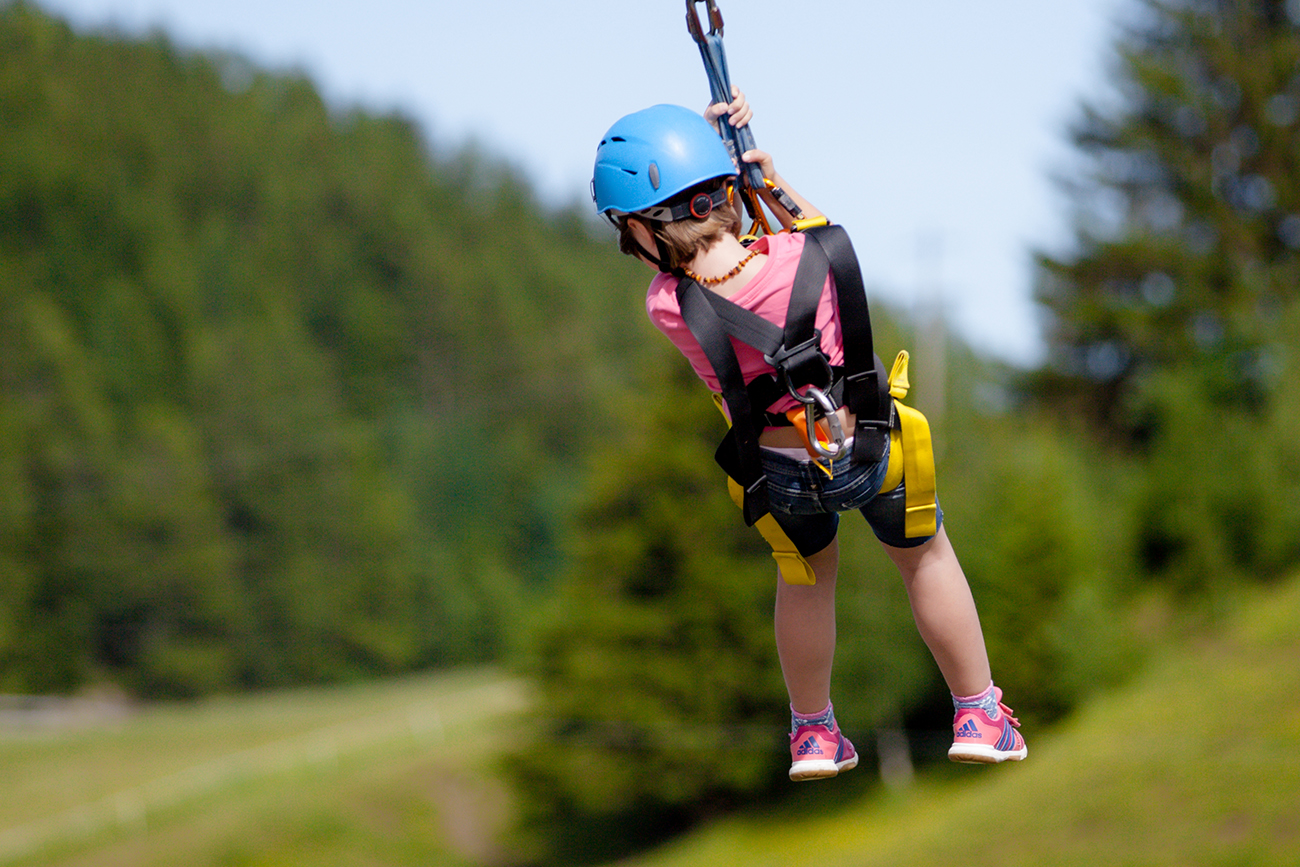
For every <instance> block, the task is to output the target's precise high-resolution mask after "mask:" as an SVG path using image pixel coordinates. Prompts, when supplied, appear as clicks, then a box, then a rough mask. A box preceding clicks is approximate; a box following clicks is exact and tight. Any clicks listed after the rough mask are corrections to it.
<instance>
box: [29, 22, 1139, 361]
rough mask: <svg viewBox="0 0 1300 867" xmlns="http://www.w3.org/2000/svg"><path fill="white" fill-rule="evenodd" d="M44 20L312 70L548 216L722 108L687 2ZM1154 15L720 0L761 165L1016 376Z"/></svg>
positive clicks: (910, 306) (1032, 356) (909, 293)
mask: <svg viewBox="0 0 1300 867" xmlns="http://www.w3.org/2000/svg"><path fill="white" fill-rule="evenodd" d="M38 2H40V3H41V5H42V6H43V7H44V8H45V9H47V10H48V11H50V12H52V13H54V14H58V15H61V16H64V17H67V18H69V19H70V20H71V21H72V22H73V24H74V25H75V26H77V27H78V28H81V29H86V28H100V27H105V26H111V27H115V28H117V29H119V30H122V31H125V32H127V33H132V34H139V33H145V32H148V31H150V30H152V29H161V30H163V31H164V32H166V33H167V34H168V35H169V36H170V37H171V38H172V39H174V40H175V41H176V42H178V43H180V44H181V45H184V46H187V47H194V48H204V49H207V48H218V49H223V50H230V51H235V52H238V53H240V54H243V55H245V56H247V57H249V58H250V59H252V60H253V61H254V62H256V63H257V64H259V65H262V66H266V67H269V68H272V69H297V70H301V71H303V72H306V73H307V74H308V75H310V76H311V78H312V79H313V80H315V81H316V83H317V84H318V85H319V86H320V87H321V89H322V91H323V92H324V94H325V96H326V98H327V99H328V100H329V101H330V102H331V103H333V104H335V105H338V106H340V107H344V106H354V105H361V106H363V107H367V108H371V109H375V110H379V111H387V110H399V111H401V112H402V113H404V114H406V115H407V116H409V117H411V118H413V119H415V120H416V121H417V122H419V123H420V124H421V126H423V127H424V128H425V130H426V132H427V133H428V135H429V137H430V139H431V140H432V141H433V142H434V143H435V145H437V146H445V147H453V146H456V145H458V144H460V143H462V142H464V141H467V140H470V139H473V140H475V141H477V142H479V143H480V144H482V145H483V146H485V147H486V148H487V149H489V150H490V151H492V152H493V153H495V154H497V155H499V156H501V157H503V158H505V159H506V160H508V161H509V162H511V163H513V164H515V165H516V166H518V167H519V168H521V169H522V170H523V171H524V173H525V174H526V175H527V176H528V177H529V178H530V180H531V181H532V183H533V184H534V186H535V187H536V189H537V191H538V193H539V195H540V196H541V198H542V199H543V200H544V201H546V202H548V203H552V204H564V203H568V202H571V201H577V200H585V198H586V196H587V182H588V180H589V179H590V176H591V164H592V157H593V155H594V152H595V146H596V143H597V141H598V140H599V138H600V135H601V134H602V133H603V132H604V131H605V130H606V129H607V128H608V127H609V125H610V124H611V123H613V121H614V120H616V119H617V118H619V117H620V116H622V115H624V114H627V113H628V112H631V111H636V110H637V109H640V108H644V107H646V106H648V105H652V104H654V103H659V102H675V103H679V104H682V105H687V106H690V107H692V108H697V109H703V107H704V106H705V104H707V102H708V98H709V91H708V85H707V82H706V79H705V77H704V72H703V67H702V65H701V62H700V58H699V53H698V51H697V50H696V47H695V44H694V43H693V42H692V41H691V39H690V37H689V35H688V34H687V32H686V25H685V12H686V5H685V2H682V0H586V2H579V0H551V2H529V3H525V2H519V0H487V2H468V0H467V2H454V3H453V2H448V0H434V2H418V0H368V2H365V3H357V2H351V3H347V4H344V3H340V2H336V0H314V2H311V3H308V2H304V0H38ZM1136 5H1137V0H986V2H984V3H969V2H957V0H929V2H927V3H915V4H913V3H900V2H897V0H890V2H884V0H820V2H809V3H795V2H776V0H718V6H719V8H720V9H721V10H722V14H723V17H724V19H725V21H726V28H725V42H726V48H727V57H728V62H729V65H730V68H731V74H732V79H733V81H735V82H736V83H737V84H739V85H740V86H741V87H742V88H744V89H745V91H746V92H747V94H748V95H749V97H750V101H751V103H752V104H753V105H754V108H755V119H754V123H753V128H754V133H755V137H756V139H757V142H758V145H759V147H761V148H764V149H765V150H768V151H770V152H771V153H772V154H773V155H774V156H775V158H776V161H777V166H778V168H779V169H780V170H781V172H782V174H783V175H784V176H785V177H786V178H787V179H788V180H789V181H790V183H791V184H792V185H793V186H795V187H796V188H798V189H799V190H800V192H802V193H803V194H804V195H805V196H807V197H808V198H809V199H810V200H811V201H812V202H814V203H815V204H816V205H817V206H818V207H820V208H821V209H822V210H823V211H825V212H826V213H828V214H829V215H830V216H831V217H832V219H834V220H836V221H837V222H839V223H842V224H843V225H845V226H846V227H847V228H848V229H849V231H850V232H851V233H852V235H853V238H854V243H855V246H856V247H857V250H858V255H859V257H860V259H861V260H862V264H863V272H864V275H865V277H866V279H867V282H868V285H869V286H870V287H871V288H872V292H873V294H874V295H875V296H876V297H879V298H882V299H884V300H887V301H888V302H890V303H891V304H894V305H895V306H898V307H901V308H903V309H905V310H913V311H919V310H921V309H926V306H927V305H932V304H935V303H938V304H940V305H941V307H942V309H943V310H944V313H945V316H946V318H947V320H948V321H949V322H950V323H951V325H952V327H953V328H954V329H955V330H956V331H957V332H958V333H959V334H960V335H961V336H962V337H963V338H964V339H966V340H968V341H970V342H971V343H973V344H974V345H975V346H976V347H977V348H979V349H981V350H983V351H986V352H989V353H992V354H995V355H997V356H1000V357H1002V358H1005V359H1008V360H1011V361H1016V362H1020V363H1032V362H1034V361H1036V360H1038V359H1039V358H1040V357H1041V352H1042V348H1041V340H1040V338H1039V330H1038V324H1037V316H1036V313H1035V310H1034V308H1033V305H1032V303H1031V300H1030V291H1031V280H1032V272H1031V268H1030V263H1031V254H1032V251H1033V250H1034V249H1048V250H1059V249H1062V248H1063V247H1064V246H1065V245H1066V244H1068V241H1069V232H1068V224H1067V213H1068V207H1067V202H1065V201H1064V200H1063V199H1062V197H1061V195H1060V194H1059V193H1058V192H1057V190H1056V188H1055V186H1054V185H1053V183H1052V180H1051V178H1052V175H1053V173H1059V172H1061V171H1068V170H1069V167H1070V166H1071V164H1072V161H1073V160H1074V155H1073V153H1072V151H1071V149H1070V148H1069V146H1068V143H1067V140H1066V129H1067V126H1068V123H1069V121H1070V120H1071V119H1072V118H1073V116H1074V112H1075V108H1076V106H1077V105H1078V102H1079V100H1080V99H1081V98H1084V97H1087V98H1099V97H1103V96H1104V95H1105V94H1107V93H1108V87H1107V84H1106V76H1105V69H1106V64H1107V63H1108V58H1109V56H1110V46H1111V43H1112V42H1113V37H1114V32H1115V31H1114V21H1115V17H1116V14H1117V13H1122V12H1125V11H1126V10H1130V9H1131V8H1132V7H1134V6H1136ZM699 8H701V9H703V4H700V5H699ZM640 288H641V287H628V291H629V292H634V293H637V294H639V292H640Z"/></svg>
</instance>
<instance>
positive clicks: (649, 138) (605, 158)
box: [591, 105, 736, 220]
mask: <svg viewBox="0 0 1300 867" xmlns="http://www.w3.org/2000/svg"><path fill="white" fill-rule="evenodd" d="M735 174H736V164H735V163H734V162H733V161H732V159H731V155H730V153H728V151H727V146H726V145H725V144H723V142H722V138H721V137H720V136H719V135H718V133H717V131H716V130H714V128H713V127H712V126H710V125H709V122H708V121H706V120H705V119H704V118H703V117H701V116H700V115H699V114H697V113H696V112H693V111H691V110H690V109H689V108H683V107H682V106H680V105H656V106H652V107H650V108H647V109H644V110H642V111H638V112H635V113H633V114H629V115H628V116H626V117H624V118H622V119H621V120H619V121H618V122H617V123H615V124H614V125H613V126H611V127H610V128H609V132H607V133H605V137H604V138H602V139H601V140H600V146H599V147H597V148H596V168H595V171H594V173H593V175H592V179H591V195H592V198H593V199H595V200H596V211H597V212H598V213H601V214H607V213H608V212H610V211H621V212H623V213H636V212H639V211H645V210H646V209H647V208H651V207H652V206H654V205H658V204H660V203H661V202H664V201H666V200H668V199H670V198H672V197H673V196H675V195H677V194H678V193H680V192H683V191H684V190H688V189H690V188H691V187H693V186H695V185H696V184H698V183H701V182H703V181H707V180H710V179H711V178H720V177H730V176H732V175H735ZM646 216H651V217H653V218H654V219H661V220H671V219H674V218H676V217H678V216H679V215H678V214H676V213H669V212H666V211H660V210H659V209H656V212H655V213H654V214H648V215H646ZM680 216H685V213H682V214H681V215H680Z"/></svg>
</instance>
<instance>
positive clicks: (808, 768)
mask: <svg viewBox="0 0 1300 867" xmlns="http://www.w3.org/2000/svg"><path fill="white" fill-rule="evenodd" d="M857 764H858V753H857V750H855V749H853V744H851V743H850V742H849V739H848V738H846V737H844V735H843V734H841V733H840V724H839V723H838V722H836V723H834V724H833V725H832V726H831V727H830V728H827V727H826V726H820V725H811V726H800V727H799V728H798V729H796V730H795V732H794V734H792V735H790V779H792V780H796V781H798V780H820V779H822V778H824V777H833V776H835V775H836V774H838V773H839V772H840V771H847V770H849V769H851V768H854V767H857Z"/></svg>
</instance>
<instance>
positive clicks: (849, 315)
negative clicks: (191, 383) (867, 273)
mask: <svg viewBox="0 0 1300 867" xmlns="http://www.w3.org/2000/svg"><path fill="white" fill-rule="evenodd" d="M804 234H805V236H806V237H807V241H806V242H805V244H804V250H803V253H802V254H801V256H800V259H799V265H798V267H797V269H796V272H795V279H794V284H793V286H792V287H791V292H790V304H789V309H788V311H787V314H786V324H785V326H784V327H781V326H778V325H776V324H775V323H773V322H770V321H768V320H766V319H764V318H763V317H761V316H759V315H758V314H756V313H754V312H753V311H750V310H746V309H745V308H743V307H740V306H739V305H737V304H735V303H734V302H732V301H729V300H728V299H726V298H723V297H722V296H720V295H718V294H717V293H715V292H708V291H705V290H704V289H703V288H701V287H700V285H699V284H698V283H696V282H695V281H694V280H691V279H690V278H687V277H683V278H682V279H681V280H680V281H679V283H678V286H677V302H678V306H679V307H680V309H681V311H682V318H683V320H684V321H685V322H686V325H687V327H688V328H689V329H690V331H691V334H692V335H693V336H694V337H695V339H696V342H697V343H699V345H700V348H701V349H702V350H703V351H704V354H705V357H706V358H708V360H709V364H710V365H711V366H712V367H713V371H714V373H715V374H716V375H717V377H718V381H719V383H720V385H721V388H722V396H723V399H724V400H725V401H726V403H727V408H728V410H729V411H730V413H731V421H732V424H731V428H730V430H729V431H728V433H727V437H726V438H725V439H724V440H723V441H722V443H721V445H719V447H718V451H717V453H716V454H715V456H714V457H715V459H716V460H717V461H718V463H719V464H720V465H721V466H722V468H723V470H725V471H726V473H727V475H728V476H730V477H731V478H732V479H735V480H736V481H737V482H739V483H740V485H741V487H742V488H743V489H744V504H743V506H742V509H743V513H744V518H745V523H746V524H747V525H749V526H753V524H754V522H756V521H757V520H758V519H759V518H761V517H762V516H763V515H764V514H766V513H767V510H768V499H767V477H766V476H765V475H764V474H763V470H762V459H761V452H760V451H759V444H758V436H759V434H760V433H761V431H762V428H763V426H764V425H762V424H760V423H759V417H758V413H761V412H762V411H763V410H765V409H766V408H767V407H768V406H769V405H770V404H771V403H772V402H773V401H775V400H776V399H777V398H779V397H780V396H781V395H782V394H785V393H786V391H787V389H788V388H790V387H794V388H798V387H802V386H804V385H808V384H813V383H815V382H816V380H815V379H814V378H813V377H814V376H816V375H817V374H822V375H823V377H822V378H823V379H825V380H830V379H831V378H832V376H833V373H832V370H831V368H830V366H829V364H828V362H827V360H826V357H825V356H824V355H823V354H822V351H821V346H820V334H819V333H818V332H817V330H816V327H815V325H816V315H817V308H818V306H819V303H820V299H821V293H822V289H823V287H824V286H825V283H826V276H827V273H828V272H829V273H830V274H831V275H832V276H833V277H834V279H835V288H836V303H837V305H838V306H839V311H840V327H841V329H842V332H843V343H844V361H845V364H844V368H843V370H844V378H843V389H844V398H843V403H844V405H847V406H848V407H849V409H850V410H851V411H852V412H854V414H855V415H857V416H858V430H857V433H856V435H855V445H854V452H853V454H854V458H855V460H856V461H858V462H860V463H869V462H874V461H879V460H880V459H881V457H882V456H883V455H884V449H885V437H887V436H888V434H889V426H890V420H891V410H892V401H890V400H889V398H888V396H887V395H884V394H882V393H881V385H882V379H881V376H880V373H879V372H878V371H877V365H878V363H879V362H878V360H877V358H876V355H875V350H874V346H873V342H872V337H871V319H870V313H869V310H868V306H867V298H866V291H865V288H864V287H863V284H862V276H861V273H860V271H859V269H858V262H857V256H856V255H855V254H854V252H853V245H852V243H851V242H850V241H849V238H848V234H847V233H846V232H845V231H844V230H843V229H842V228H841V227H839V226H823V227H817V228H813V229H809V230H807V231H806V232H805V233H804ZM730 336H735V337H736V338H737V339H738V340H741V341H742V342H744V343H746V344H748V345H750V346H753V347H754V348H756V349H758V350H759V351H761V352H762V353H763V354H764V356H765V357H766V358H767V360H768V361H769V363H772V364H773V367H774V368H776V369H777V371H778V379H779V381H780V385H779V386H778V385H777V384H776V383H777V381H776V380H773V379H772V378H771V377H759V378H757V379H756V380H755V381H754V383H753V384H751V385H750V386H746V385H745V382H744V378H743V375H742V373H741V370H740V363H739V361H738V360H737V358H736V353H735V349H734V347H733V346H732V344H731V340H730ZM818 384H819V387H821V386H825V387H826V388H830V386H831V382H829V381H825V382H822V383H818ZM760 395H761V396H760ZM756 396H758V397H757V399H755V397H756ZM755 407H757V408H758V412H757V413H756V411H755Z"/></svg>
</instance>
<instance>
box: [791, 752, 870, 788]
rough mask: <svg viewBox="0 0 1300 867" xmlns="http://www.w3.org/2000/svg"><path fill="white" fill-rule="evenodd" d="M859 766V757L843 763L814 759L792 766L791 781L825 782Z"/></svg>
mask: <svg viewBox="0 0 1300 867" xmlns="http://www.w3.org/2000/svg"><path fill="white" fill-rule="evenodd" d="M857 766H858V757H857V756H856V755H855V756H854V757H853V758H851V759H846V760H844V761H842V762H833V761H831V760H830V759H813V760H810V761H806V762H795V763H794V764H793V765H791V766H790V779H791V780H793V781H795V782H801V781H803V780H825V779H827V778H829V777H833V776H835V775H836V774H838V773H839V772H840V771H848V770H852V769H853V768H856V767H857Z"/></svg>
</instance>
